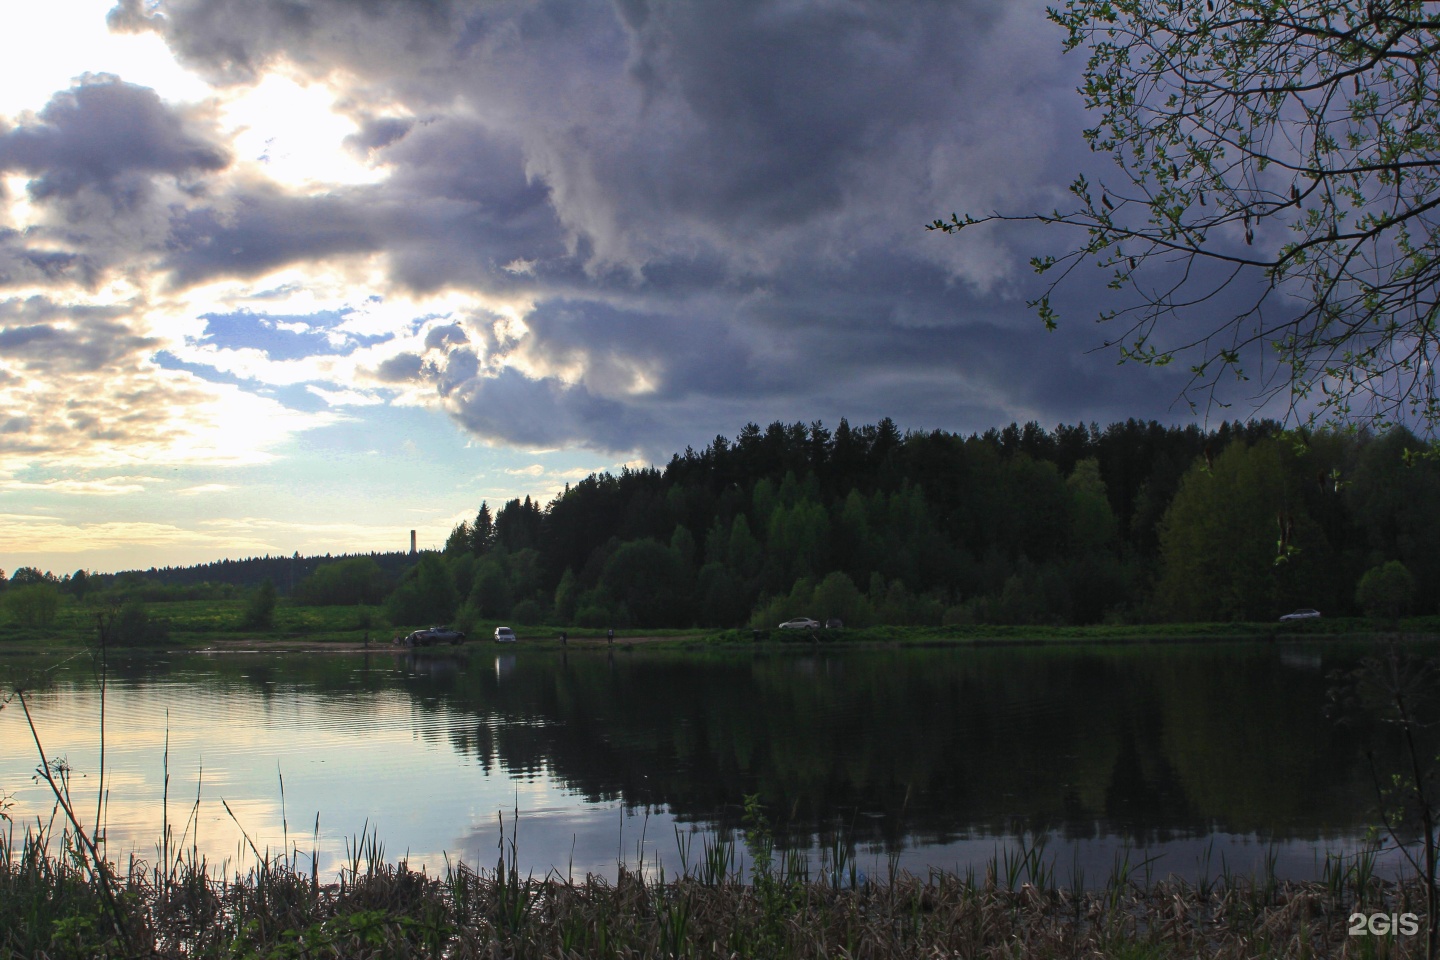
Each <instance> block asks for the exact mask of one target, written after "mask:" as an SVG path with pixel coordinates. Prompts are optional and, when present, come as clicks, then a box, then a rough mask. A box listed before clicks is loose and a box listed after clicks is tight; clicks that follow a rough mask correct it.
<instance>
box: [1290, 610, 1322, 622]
mask: <svg viewBox="0 0 1440 960" xmlns="http://www.w3.org/2000/svg"><path fill="white" fill-rule="evenodd" d="M1319 619H1320V611H1319V610H1311V609H1310V608H1309V607H1303V608H1301V609H1299V610H1296V611H1295V612H1294V613H1287V614H1285V616H1283V617H1281V618H1280V620H1281V621H1282V622H1283V621H1285V620H1319Z"/></svg>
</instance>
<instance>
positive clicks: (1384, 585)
mask: <svg viewBox="0 0 1440 960" xmlns="http://www.w3.org/2000/svg"><path fill="white" fill-rule="evenodd" d="M1414 595H1415V578H1414V577H1413V576H1411V575H1410V571H1409V570H1407V569H1406V568H1405V564H1403V563H1401V562H1400V561H1399V560H1391V561H1390V562H1389V563H1383V564H1381V565H1380V566H1378V567H1373V568H1371V569H1369V570H1366V571H1365V575H1364V576H1363V577H1361V578H1360V583H1359V584H1358V585H1356V587H1355V602H1356V603H1357V604H1359V605H1360V608H1361V609H1362V610H1364V611H1365V613H1366V615H1368V616H1371V617H1374V618H1376V619H1377V620H1380V619H1384V620H1399V619H1400V618H1401V617H1402V616H1404V615H1405V613H1406V612H1407V611H1408V610H1409V609H1410V600H1411V598H1413V597H1414Z"/></svg>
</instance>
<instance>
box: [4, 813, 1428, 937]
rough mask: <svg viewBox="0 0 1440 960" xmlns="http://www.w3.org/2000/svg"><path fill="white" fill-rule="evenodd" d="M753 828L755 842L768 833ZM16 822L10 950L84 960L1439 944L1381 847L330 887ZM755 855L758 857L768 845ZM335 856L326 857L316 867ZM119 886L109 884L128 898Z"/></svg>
mask: <svg viewBox="0 0 1440 960" xmlns="http://www.w3.org/2000/svg"><path fill="white" fill-rule="evenodd" d="M747 842H748V841H747ZM57 845H58V847H59V849H58V850H52V849H51V847H50V844H49V843H48V842H47V838H46V837H45V836H44V835H38V836H37V834H36V833H35V831H34V829H33V828H32V830H31V831H30V832H28V833H27V835H26V836H25V837H24V838H22V839H21V840H20V842H19V848H18V849H17V848H16V845H15V843H14V842H13V831H11V832H0V956H6V957H11V956H14V957H30V956H45V957H48V958H56V960H58V958H63V957H75V958H79V957H139V956H144V957H154V958H180V957H209V958H216V960H221V958H242V957H244V958H261V957H263V958H276V960H279V958H298V957H347V958H348V957H353V958H366V957H377V958H378V957H431V958H439V957H453V958H467V957H512V958H547V960H548V958H572V957H581V956H584V957H592V956H594V957H717V958H718V957H796V958H809V957H834V956H849V957H900V956H906V957H920V956H924V957H931V956H935V957H941V956H963V957H974V958H1001V957H1007V958H1008V957H1017V956H1023V957H1037V958H1061V957H1064V958H1085V960H1090V958H1096V960H1098V958H1102V957H1111V958H1127V960H1166V958H1172V957H1173V958H1181V957H1186V958H1188V957H1195V956H1204V957H1210V958H1217V960H1240V958H1247V960H1248V958H1252V957H1257V956H1275V957H1296V958H1309V957H1317V956H1318V957H1337V958H1346V957H1377V956H1380V957H1394V958H1406V957H1420V956H1424V954H1425V934H1424V930H1425V918H1424V903H1425V895H1424V890H1423V888H1422V887H1421V886H1420V885H1419V883H1418V881H1402V882H1394V881H1385V880H1382V879H1380V878H1377V877H1375V876H1374V875H1373V874H1372V873H1370V872H1368V871H1367V869H1366V864H1365V862H1364V861H1363V859H1362V858H1354V862H1353V863H1351V864H1350V865H1348V866H1346V865H1344V864H1342V863H1338V862H1337V864H1336V866H1335V869H1333V870H1327V873H1326V878H1325V879H1324V880H1321V881H1317V882H1306V883H1295V882H1284V881H1278V880H1277V879H1276V878H1275V877H1274V875H1273V874H1268V875H1266V876H1259V877H1255V876H1250V877H1236V876H1223V877H1221V878H1217V879H1215V880H1213V881H1204V882H1198V883H1190V882H1187V881H1183V880H1177V879H1175V878H1166V879H1163V880H1158V881H1153V882H1152V881H1148V880H1145V879H1142V875H1143V871H1142V870H1141V869H1139V868H1138V867H1136V866H1132V865H1131V864H1130V863H1129V862H1128V861H1127V862H1124V863H1120V862H1117V864H1116V866H1115V868H1114V869H1113V870H1112V872H1111V874H1110V876H1109V877H1108V878H1106V879H1105V880H1104V881H1103V882H1101V883H1100V884H1098V885H1096V886H1095V887H1093V888H1092V887H1086V886H1085V885H1084V884H1083V882H1080V883H1075V884H1070V885H1065V884H1059V883H1057V882H1056V880H1055V873H1054V871H1053V867H1050V868H1048V869H1047V867H1046V865H1045V863H1043V862H1042V861H1040V860H1039V859H1036V858H1034V857H1031V856H1025V855H1024V854H1025V852H1024V851H1021V855H1020V856H1015V857H1012V856H1010V855H1009V854H1008V853H1007V854H1006V855H1005V856H1004V858H1003V859H1002V858H1000V857H999V856H997V857H996V858H995V859H993V860H992V861H991V862H990V864H989V865H988V867H987V868H986V869H985V870H984V875H983V876H981V877H977V876H974V875H967V876H965V877H960V876H957V875H955V874H953V873H947V872H942V871H933V872H931V873H930V874H929V875H928V876H926V877H924V878H919V877H915V876H912V875H909V874H907V873H904V872H901V873H898V874H895V875H893V876H891V877H888V878H886V879H884V880H866V879H864V878H863V877H859V878H857V876H856V873H855V871H854V870H853V869H850V870H848V872H847V870H846V866H845V864H844V862H843V860H842V861H840V862H836V861H835V860H833V859H832V860H831V861H829V862H828V863H825V862H822V865H821V868H820V870H819V871H818V875H814V876H812V875H811V874H810V872H809V868H808V867H804V866H800V865H797V864H795V863H792V862H791V861H789V860H788V859H787V858H786V857H785V856H784V855H783V854H782V853H781V852H780V851H774V859H773V860H771V859H769V853H768V851H767V859H766V861H765V863H766V866H765V868H764V869H762V870H761V871H760V872H758V873H753V874H752V875H751V876H750V877H749V878H748V881H746V880H745V879H743V878H742V876H741V874H740V873H739V871H738V870H736V869H734V867H733V863H734V861H733V859H728V860H727V858H726V856H725V854H726V851H724V850H723V849H721V848H719V847H707V848H706V849H705V850H704V851H703V852H700V855H699V856H698V857H697V858H696V862H695V863H692V864H688V865H687V867H686V868H685V869H683V870H682V872H681V873H680V875H679V876H672V877H670V878H666V877H665V875H664V873H663V871H659V872H658V873H657V871H650V873H649V875H647V874H646V873H644V872H641V871H636V870H633V869H628V868H626V867H625V866H624V865H621V866H620V868H619V871H618V876H617V879H616V880H615V881H614V882H611V881H608V880H605V879H602V878H598V877H595V876H587V877H586V878H584V879H583V880H577V879H572V878H565V877H561V876H560V875H558V873H555V872H552V873H551V874H549V875H548V876H546V877H543V878H538V879H537V878H535V877H534V876H524V877H522V876H521V875H520V873H519V872H518V871H517V870H516V860H517V857H516V856H515V846H514V843H513V840H506V839H504V838H502V842H501V843H500V856H499V860H498V862H497V864H496V866H495V868H494V869H480V870H476V869H472V868H471V867H470V866H468V865H465V864H458V863H457V864H452V865H448V866H447V868H446V869H445V870H444V872H443V873H442V874H441V875H432V874H428V873H427V872H425V871H424V870H419V871H415V870H411V869H409V867H408V866H407V865H406V864H405V863H404V862H400V863H392V862H387V861H386V860H385V859H384V855H383V849H384V848H383V845H381V844H380V843H379V842H378V840H377V839H375V838H373V837H361V838H357V840H356V842H355V844H354V846H353V849H352V852H351V856H350V858H349V862H348V865H347V866H346V867H343V868H342V869H341V872H340V875H339V876H338V877H337V878H335V881H334V882H330V883H322V882H321V880H320V878H319V877H318V876H317V875H316V874H315V872H314V870H313V868H311V867H310V866H309V863H307V857H306V855H305V854H303V853H298V852H296V851H292V852H291V853H290V854H288V855H286V856H277V857H274V858H273V859H270V860H268V861H266V860H263V859H261V858H259V857H258V856H257V862H258V865H257V866H255V867H252V868H250V869H248V870H247V871H245V872H244V873H241V872H238V871H237V872H232V873H229V874H227V873H225V872H224V869H223V868H221V869H218V870H217V869H215V868H213V867H212V866H211V865H208V864H206V863H204V862H203V861H197V860H196V859H194V858H193V857H190V856H187V855H186V854H183V853H182V854H180V855H177V856H171V857H169V858H168V862H167V863H165V864H161V865H151V864H147V863H145V862H143V861H140V860H136V859H133V858H132V859H131V860H130V862H129V863H128V864H127V865H125V866H123V867H117V866H116V865H115V864H111V863H108V862H106V863H104V865H103V866H100V867H98V868H97V867H96V864H95V863H94V862H93V861H92V860H90V859H89V858H88V855H87V854H86V853H85V852H84V848H83V845H82V844H79V843H77V842H76V841H75V839H74V838H73V837H71V836H69V835H68V834H67V835H65V836H62V837H61V838H60V839H59V841H58V842H57ZM752 853H753V851H752ZM310 862H313V861H310ZM107 887H108V890H107ZM1356 913H1362V914H1365V915H1366V916H1369V915H1371V914H1377V913H1380V914H1387V915H1388V914H1395V915H1400V914H1414V915H1415V916H1416V917H1417V927H1416V929H1417V930H1418V933H1414V934H1410V935H1405V934H1403V933H1402V934H1399V935H1397V934H1396V933H1390V934H1388V935H1368V936H1358V937H1357V936H1355V935H1354V934H1353V919H1352V918H1353V916H1354V914H1356Z"/></svg>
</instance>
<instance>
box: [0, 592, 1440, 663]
mask: <svg viewBox="0 0 1440 960" xmlns="http://www.w3.org/2000/svg"><path fill="white" fill-rule="evenodd" d="M245 606H246V601H245V600H244V599H236V600H172V601H157V602H151V603H147V604H146V605H145V607H146V610H147V611H148V613H149V615H150V616H151V617H152V618H156V619H159V620H163V621H165V623H166V625H167V628H168V637H167V639H166V641H165V642H164V643H163V644H158V645H156V646H162V647H165V648H179V649H197V648H203V647H206V646H209V645H211V644H214V643H216V642H217V641H237V640H253V641H256V642H258V643H267V642H285V641H291V642H294V641H303V642H305V643H335V644H358V643H364V642H365V641H366V640H367V639H368V640H369V641H370V642H371V643H381V644H388V643H389V641H390V640H391V638H392V637H394V636H396V635H400V636H403V635H405V634H407V633H409V632H410V631H411V630H415V629H419V628H422V627H426V626H430V624H429V623H417V624H390V623H388V622H387V621H386V619H385V615H384V608H383V607H378V606H375V607H350V606H337V607H316V606H304V605H300V604H296V603H292V602H291V601H290V600H288V599H283V598H282V599H281V600H280V602H279V603H278V604H277V605H276V608H275V617H274V623H273V624H272V625H271V626H270V627H268V628H263V629H262V628H253V627H249V628H247V627H243V626H242V625H241V624H242V621H243V618H244V611H245ZM107 609H108V607H107V606H106V605H104V604H103V603H102V602H100V601H96V600H91V601H87V602H83V603H82V602H78V601H76V600H74V599H73V598H69V597H66V598H65V599H64V601H63V602H62V604H61V606H60V609H59V611H58V613H57V615H56V618H55V620H54V622H53V623H51V624H49V625H46V626H43V627H27V626H21V625H19V624H16V623H13V622H9V621H0V651H7V650H8V651H10V652H24V651H43V650H53V649H57V648H65V647H77V646H83V645H86V644H91V643H93V642H94V641H95V639H96V635H97V634H96V617H97V615H98V614H100V613H103V612H104V611H106V610H107ZM502 623H503V624H504V625H506V626H512V627H514V628H515V630H516V632H517V633H518V634H519V636H520V639H521V643H520V644H518V645H517V646H518V647H519V648H527V647H528V648H540V649H550V648H552V647H553V648H558V647H559V646H560V640H559V637H560V633H561V631H562V630H563V631H565V632H566V633H568V635H569V638H570V639H571V640H572V641H580V642H581V643H582V644H585V643H593V642H596V641H604V640H605V630H604V629H596V628H588V627H561V626H550V625H547V626H534V625H526V624H520V623H516V622H514V621H509V620H503V621H502V620H495V621H485V622H483V623H480V624H478V625H476V627H475V628H474V630H472V631H471V635H470V638H469V639H470V640H471V641H472V642H474V641H479V642H489V641H490V638H491V636H492V634H493V632H494V628H495V627H496V626H497V625H500V624H502ZM1399 632H1400V633H1401V634H1403V635H1405V636H1408V637H1435V636H1440V617H1436V616H1429V617H1412V618H1409V619H1407V620H1404V621H1402V622H1401V624H1400V631H1399ZM763 634H766V635H768V636H765V637H764V639H763V640H762V641H761V642H762V643H766V644H785V645H806V644H811V643H818V644H821V645H826V646H834V645H842V644H843V645H847V646H852V645H874V644H887V645H888V644H900V645H902V646H929V645H955V644H959V645H970V644H990V643H1001V644H1010V643H1016V644H1030V643H1140V642H1146V643H1155V642H1172V641H1173V642H1192V641H1202V640H1289V639H1304V638H1315V639H1320V638H1329V637H1343V638H1347V639H1352V640H1363V639H1366V638H1369V637H1378V636H1386V637H1391V636H1394V631H1392V630H1391V629H1389V627H1388V625H1380V624H1376V623H1375V622H1374V621H1371V620H1366V619H1363V618H1358V617H1357V618H1343V617H1329V618H1325V619H1321V620H1313V621H1302V622H1297V623H1285V624H1282V623H1279V622H1261V623H1164V624H1096V625H1093V626H1083V627H1082V626H1046V625H1031V626H1007V625H986V624H979V625H965V626H947V627H915V626H911V627H893V626H877V627H854V628H849V627H847V628H845V629H842V630H820V631H816V633H815V634H814V636H813V637H812V636H811V635H810V634H808V633H805V632H803V631H785V630H778V629H773V628H772V629H770V630H768V631H763ZM656 637H664V638H673V642H667V643H664V644H663V645H664V646H672V647H682V648H690V647H695V646H700V645H711V644H722V645H740V644H749V645H754V644H755V635H754V632H753V631H752V630H750V629H749V628H743V629H735V630H716V629H705V628H679V629H676V628H671V629H643V630H641V629H628V628H627V629H617V630H616V635H615V644H616V646H630V645H633V644H635V641H647V640H650V639H651V638H656Z"/></svg>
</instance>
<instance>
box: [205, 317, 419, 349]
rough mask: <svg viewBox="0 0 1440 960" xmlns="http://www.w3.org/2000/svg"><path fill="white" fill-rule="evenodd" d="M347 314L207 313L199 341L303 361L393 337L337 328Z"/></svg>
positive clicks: (222, 347) (208, 344)
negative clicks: (202, 333) (203, 332)
mask: <svg viewBox="0 0 1440 960" xmlns="http://www.w3.org/2000/svg"><path fill="white" fill-rule="evenodd" d="M348 315H349V311H348V310H322V311H320V312H318V313H310V314H301V315H272V314H260V313H252V312H250V311H248V310H240V311H237V312H235V313H206V314H202V315H201V317H200V319H201V320H204V321H205V335H204V336H203V337H201V338H199V340H198V341H197V342H198V343H200V344H204V345H207V346H215V347H220V348H221V349H230V350H237V349H243V348H249V349H253V350H259V351H261V352H263V353H264V354H265V356H267V357H269V358H270V359H271V360H302V359H304V358H305V357H314V356H319V355H330V356H344V355H346V354H348V353H350V352H352V351H353V350H355V349H356V348H358V347H364V346H370V345H372V344H376V343H382V342H384V341H386V340H389V339H391V338H392V337H393V334H388V333H386V334H376V335H366V334H359V333H353V332H351V331H338V330H336V329H335V328H336V327H338V326H339V325H340V324H341V323H343V322H344V321H345V319H346V317H347V316H348Z"/></svg>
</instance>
